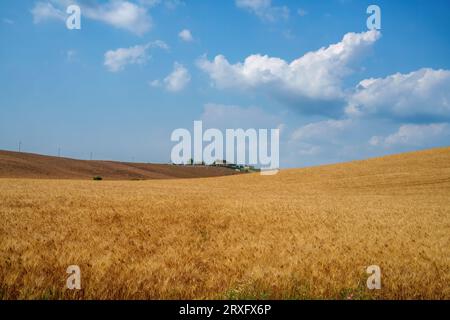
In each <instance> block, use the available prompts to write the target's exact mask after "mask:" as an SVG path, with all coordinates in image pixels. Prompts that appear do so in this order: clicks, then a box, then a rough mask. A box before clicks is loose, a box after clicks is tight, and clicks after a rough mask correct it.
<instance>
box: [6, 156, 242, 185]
mask: <svg viewBox="0 0 450 320" xmlns="http://www.w3.org/2000/svg"><path fill="white" fill-rule="evenodd" d="M233 174H237V172H236V171H234V170H231V169H227V168H219V167H209V166H174V165H169V164H146V163H126V162H116V161H86V160H75V159H69V158H60V157H52V156H44V155H38V154H32V153H23V152H20V153H19V152H12V151H2V150H0V178H17V179H20V178H31V179H43V178H44V179H92V178H93V177H94V176H101V177H102V178H103V179H105V180H150V179H183V178H202V177H217V176H227V175H233Z"/></svg>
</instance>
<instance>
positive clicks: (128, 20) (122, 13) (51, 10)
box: [31, 0, 152, 35]
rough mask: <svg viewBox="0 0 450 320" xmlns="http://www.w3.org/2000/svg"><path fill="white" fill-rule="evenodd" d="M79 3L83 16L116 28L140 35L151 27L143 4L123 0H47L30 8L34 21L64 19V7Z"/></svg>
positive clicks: (150, 21) (149, 18) (65, 15)
mask: <svg viewBox="0 0 450 320" xmlns="http://www.w3.org/2000/svg"><path fill="white" fill-rule="evenodd" d="M70 4H76V5H79V6H80V8H81V14H82V17H83V18H87V19H91V20H95V21H100V22H103V23H106V24H108V25H111V26H113V27H115V28H118V29H124V30H127V31H130V32H132V33H135V34H137V35H142V34H144V33H146V32H147V31H149V30H150V29H151V27H152V19H151V17H150V15H149V14H148V12H147V8H146V6H144V5H138V4H136V3H133V2H130V1H124V0H109V1H105V2H103V3H98V2H96V1H85V0H78V1H68V0H49V1H40V2H37V3H36V4H35V6H34V8H33V9H32V10H31V13H32V15H33V21H34V23H40V22H43V21H46V20H65V19H66V18H67V14H66V8H67V6H68V5H70Z"/></svg>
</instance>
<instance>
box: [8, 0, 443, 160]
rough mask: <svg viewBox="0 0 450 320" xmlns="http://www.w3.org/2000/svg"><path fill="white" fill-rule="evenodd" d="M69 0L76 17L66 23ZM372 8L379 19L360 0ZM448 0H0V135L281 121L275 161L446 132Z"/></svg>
mask: <svg viewBox="0 0 450 320" xmlns="http://www.w3.org/2000/svg"><path fill="white" fill-rule="evenodd" d="M73 3H76V4H78V5H79V6H80V7H81V21H82V22H81V23H82V25H81V30H68V29H67V28H66V26H65V20H66V18H67V14H66V13H65V11H66V7H67V6H68V5H69V4H73ZM370 4H376V5H378V6H379V7H380V8H381V18H382V25H381V30H380V31H369V30H368V29H367V26H366V19H367V18H368V15H367V14H366V9H367V7H368V6H369V5H370ZM448 12H450V2H449V1H446V0H442V1H439V0H435V1H413V0H412V1H356V0H329V1H287V0H286V1H282V0H279V1H277V0H272V1H270V0H226V1H225V0H223V1H207V0H195V1H188V0H184V1H181V0H136V1H131V0H129V1H121V0H109V1H94V0H91V1H81V0H79V1H67V0H40V1H31V0H28V1H12V0H6V1H1V2H0V149H7V150H17V148H18V144H19V141H21V142H22V149H23V150H24V151H28V152H36V153H44V154H51V155H56V154H57V153H58V148H61V153H62V155H64V156H67V157H75V158H80V159H88V158H89V155H90V153H91V152H93V154H94V157H95V158H96V159H113V160H122V161H131V160H134V161H141V162H169V161H170V151H171V148H172V147H173V145H174V143H173V142H171V141H170V134H171V132H172V131H173V130H175V129H177V128H188V129H191V128H192V126H193V121H194V120H203V122H204V126H206V127H217V128H221V129H224V128H239V127H242V128H280V129H281V138H280V142H281V146H280V163H281V166H282V167H301V166H309V165H317V164H325V163H334V162H340V161H347V160H354V159H363V158H367V157H373V156H380V155H385V154H391V153H397V152H403V151H411V150H419V149H424V148H430V147H437V146H447V145H449V141H450V59H449V57H450V34H449V33H450V20H449V19H448Z"/></svg>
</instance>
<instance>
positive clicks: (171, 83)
mask: <svg viewBox="0 0 450 320" xmlns="http://www.w3.org/2000/svg"><path fill="white" fill-rule="evenodd" d="M190 81H191V75H190V74H189V71H188V69H186V68H185V67H184V66H183V65H182V64H180V63H177V62H176V63H175V64H174V67H173V71H172V73H171V74H169V75H168V76H167V77H166V78H165V79H164V81H163V83H164V86H165V88H166V90H167V91H171V92H178V91H181V90H183V89H184V88H185V87H186V86H187V85H188V84H189V82H190Z"/></svg>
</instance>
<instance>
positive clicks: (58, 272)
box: [0, 148, 450, 299]
mask: <svg viewBox="0 0 450 320" xmlns="http://www.w3.org/2000/svg"><path fill="white" fill-rule="evenodd" d="M449 195H450V148H445V149H435V150H429V151H424V152H419V153H411V154H404V155H398V156H393V157H387V158H380V159H374V160H368V161H362V162H354V163H348V164H341V165H334V166H325V167H318V168H310V169H302V170H286V171H282V172H281V173H280V174H278V175H277V176H272V177H264V176H260V175H258V174H255V175H244V176H231V177H222V178H209V179H195V180H159V181H134V182H124V181H120V182H106V181H103V182H94V181H73V180H71V181H70V180H48V181H47V180H12V179H9V180H8V179H4V180H0V219H1V220H0V221H1V222H0V297H1V298H3V299H18V298H19V299H24V298H26V299H28V298H31V299H37V298H48V299H60V298H66V299H71V298H76V299H94V298H95V299H110V298H112V299H118V298H125V299H178V298H180V299H185V298H194V299H206V298H239V299H242V298H244V299H245V298H258V299H259V298H274V299H303V298H337V299H340V298H346V297H347V296H348V295H350V294H352V295H353V297H354V298H356V299H358V298H359V299H370V298H387V299H405V298H406V299H408V298H419V299H431V298H436V299H449V298H450V197H449ZM71 264H77V265H79V266H80V267H81V271H82V288H83V289H82V290H81V291H79V292H71V291H67V290H66V289H65V281H66V277H67V275H66V273H65V271H66V268H67V266H68V265H71ZM373 264H376V265H379V266H380V267H381V269H382V289H381V290H377V291H369V290H368V289H367V288H366V286H365V282H366V279H367V275H366V274H365V270H366V267H367V266H369V265H373Z"/></svg>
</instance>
